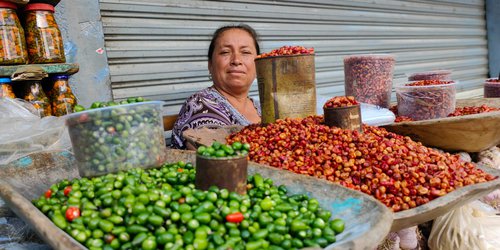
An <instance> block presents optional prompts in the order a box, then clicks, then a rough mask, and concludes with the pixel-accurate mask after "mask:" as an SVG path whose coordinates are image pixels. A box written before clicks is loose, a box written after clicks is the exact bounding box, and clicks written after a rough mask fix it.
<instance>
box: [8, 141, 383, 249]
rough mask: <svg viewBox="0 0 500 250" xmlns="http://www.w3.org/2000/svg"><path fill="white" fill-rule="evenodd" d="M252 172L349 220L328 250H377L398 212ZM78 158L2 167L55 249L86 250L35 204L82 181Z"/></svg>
mask: <svg viewBox="0 0 500 250" xmlns="http://www.w3.org/2000/svg"><path fill="white" fill-rule="evenodd" d="M195 159H196V157H195V153H194V152H191V151H180V150H167V159H166V162H169V163H170V162H177V161H180V160H182V161H186V162H193V163H194V162H195ZM248 173H249V174H254V173H260V174H261V175H262V176H263V177H265V178H271V179H273V181H274V183H275V185H282V184H283V185H285V186H286V187H287V188H288V190H289V193H290V194H296V193H305V194H307V195H309V196H311V197H314V198H316V199H318V201H319V202H320V205H321V207H323V208H325V209H328V210H329V211H331V212H332V218H341V219H343V220H345V222H346V227H345V230H344V232H343V233H342V234H339V235H337V241H336V242H335V243H333V244H331V245H329V246H327V247H326V248H325V249H373V246H376V245H377V244H378V243H379V242H381V241H382V240H383V239H384V237H385V236H386V235H387V234H388V233H389V230H390V228H391V225H392V220H393V213H392V212H391V211H390V210H389V209H388V208H386V207H385V206H384V205H383V204H382V203H380V202H378V201H377V200H375V199H374V198H372V197H370V196H368V195H366V194H363V193H361V192H356V191H354V190H350V189H347V188H345V187H342V186H340V185H337V184H333V183H331V182H328V181H324V180H318V179H316V178H313V177H309V176H301V175H297V174H294V173H291V172H288V171H283V170H278V169H275V168H271V167H267V166H264V165H260V164H255V163H252V162H250V163H249V166H248ZM79 177H80V176H79V174H78V170H77V167H76V163H75V160H74V158H73V156H72V155H71V154H69V153H67V152H61V151H58V152H51V153H37V154H32V155H29V156H26V157H24V158H21V159H19V160H17V161H15V162H13V163H11V164H9V165H7V166H0V196H1V197H2V199H4V201H5V202H6V203H7V205H8V206H9V207H10V208H11V210H13V212H14V213H16V214H17V215H18V216H19V217H20V218H21V219H23V220H24V221H25V222H26V223H27V224H29V225H30V226H31V227H32V228H33V229H34V230H35V232H36V233H37V234H38V235H39V236H40V237H41V238H42V239H43V240H44V241H45V242H46V243H48V244H49V245H50V246H51V247H53V248H55V249H85V247H84V246H83V245H81V244H80V243H78V242H77V241H76V240H74V239H73V238H71V237H70V236H69V235H68V234H66V233H65V232H64V231H63V230H61V229H59V228H58V227H57V226H55V225H54V224H53V223H52V221H50V219H49V218H48V217H46V216H45V215H44V214H43V213H42V212H40V211H39V210H38V209H37V208H36V207H35V206H34V205H33V204H32V203H31V202H30V201H31V200H33V199H35V198H37V197H39V196H40V195H42V194H43V193H44V192H45V190H47V189H48V188H49V187H50V185H52V184H54V183H56V182H59V181H61V180H63V179H70V180H71V179H73V178H79Z"/></svg>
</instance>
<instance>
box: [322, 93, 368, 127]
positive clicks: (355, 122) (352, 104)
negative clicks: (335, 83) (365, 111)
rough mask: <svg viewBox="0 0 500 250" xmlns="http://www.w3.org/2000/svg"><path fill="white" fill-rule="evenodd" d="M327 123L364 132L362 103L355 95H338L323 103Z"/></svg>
mask: <svg viewBox="0 0 500 250" xmlns="http://www.w3.org/2000/svg"><path fill="white" fill-rule="evenodd" d="M323 113H324V117H325V124H326V125H328V126H330V127H331V126H335V127H339V128H342V129H350V130H357V131H358V132H360V133H362V132H363V128H362V123H361V105H360V104H359V103H358V102H357V101H356V99H355V98H354V96H336V97H333V98H331V99H329V100H328V101H326V103H325V104H324V105H323Z"/></svg>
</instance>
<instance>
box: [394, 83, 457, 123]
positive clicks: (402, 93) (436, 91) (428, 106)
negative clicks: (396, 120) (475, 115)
mask: <svg viewBox="0 0 500 250" xmlns="http://www.w3.org/2000/svg"><path fill="white" fill-rule="evenodd" d="M455 84H456V83H455V82H453V81H439V80H423V81H417V82H411V83H408V84H406V85H404V86H398V87H396V98H397V102H398V115H400V116H406V117H409V118H411V119H413V120H416V121H419V120H428V119H435V118H442V117H446V116H448V115H449V114H450V113H452V112H453V111H454V110H455V94H456V89H455Z"/></svg>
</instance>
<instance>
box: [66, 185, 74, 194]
mask: <svg viewBox="0 0 500 250" xmlns="http://www.w3.org/2000/svg"><path fill="white" fill-rule="evenodd" d="M72 189H73V188H72V187H71V186H67V187H66V188H64V196H68V195H69V193H71V190H72Z"/></svg>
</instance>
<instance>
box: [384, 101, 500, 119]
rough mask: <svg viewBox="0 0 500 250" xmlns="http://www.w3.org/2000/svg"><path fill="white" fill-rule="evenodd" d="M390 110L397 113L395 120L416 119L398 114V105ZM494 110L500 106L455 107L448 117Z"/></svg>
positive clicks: (497, 109) (499, 109) (498, 109)
mask: <svg viewBox="0 0 500 250" xmlns="http://www.w3.org/2000/svg"><path fill="white" fill-rule="evenodd" d="M389 110H391V111H392V112H393V113H394V114H395V115H396V120H394V122H396V123H397V122H411V121H414V120H413V119H411V118H410V117H407V116H399V115H398V107H397V106H392V107H391V108H390V109H389ZM493 111H500V108H494V107H489V106H487V105H484V104H483V105H481V106H480V107H461V108H455V111H454V112H453V113H451V114H449V115H448V117H454V116H464V115H474V114H481V113H487V112H493Z"/></svg>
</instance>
